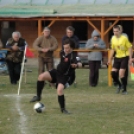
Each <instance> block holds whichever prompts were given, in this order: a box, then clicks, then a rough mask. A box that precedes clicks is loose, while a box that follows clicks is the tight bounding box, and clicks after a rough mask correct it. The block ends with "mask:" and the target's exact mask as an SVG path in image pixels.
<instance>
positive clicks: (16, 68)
mask: <svg viewBox="0 0 134 134" xmlns="http://www.w3.org/2000/svg"><path fill="white" fill-rule="evenodd" d="M6 62H7V66H8V71H9V77H10V82H11V83H12V84H16V83H17V81H18V80H19V79H20V71H21V63H14V62H12V61H6Z"/></svg>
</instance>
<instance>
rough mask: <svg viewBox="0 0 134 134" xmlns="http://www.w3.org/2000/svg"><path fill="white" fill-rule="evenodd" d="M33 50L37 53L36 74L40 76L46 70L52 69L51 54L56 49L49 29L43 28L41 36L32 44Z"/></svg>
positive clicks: (56, 45)
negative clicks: (37, 67)
mask: <svg viewBox="0 0 134 134" xmlns="http://www.w3.org/2000/svg"><path fill="white" fill-rule="evenodd" d="M33 47H34V49H36V50H37V51H38V53H39V55H38V66H39V69H38V73H39V74H41V73H42V72H44V71H45V69H44V68H45V65H46V69H47V70H51V69H53V67H54V65H53V52H54V51H55V50H56V49H57V47H58V43H57V40H56V38H55V37H54V36H52V35H50V29H49V27H45V28H44V30H43V35H42V36H40V37H38V38H37V39H36V40H35V41H34V43H33Z"/></svg>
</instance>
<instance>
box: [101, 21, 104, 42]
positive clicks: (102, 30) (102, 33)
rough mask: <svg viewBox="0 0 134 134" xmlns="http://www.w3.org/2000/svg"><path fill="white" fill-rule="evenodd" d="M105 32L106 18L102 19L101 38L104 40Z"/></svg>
mask: <svg viewBox="0 0 134 134" xmlns="http://www.w3.org/2000/svg"><path fill="white" fill-rule="evenodd" d="M104 32H105V20H104V19H102V20H101V39H102V40H104Z"/></svg>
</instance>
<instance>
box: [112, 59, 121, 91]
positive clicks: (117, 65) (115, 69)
mask: <svg viewBox="0 0 134 134" xmlns="http://www.w3.org/2000/svg"><path fill="white" fill-rule="evenodd" d="M120 64H121V61H120V59H118V58H115V59H114V63H113V68H112V71H111V75H112V78H113V81H115V82H116V83H117V85H118V88H117V93H119V92H120V90H121V82H120V81H119V73H118V70H119V68H120Z"/></svg>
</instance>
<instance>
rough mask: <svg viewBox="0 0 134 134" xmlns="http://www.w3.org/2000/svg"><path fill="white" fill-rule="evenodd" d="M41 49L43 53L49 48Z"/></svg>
mask: <svg viewBox="0 0 134 134" xmlns="http://www.w3.org/2000/svg"><path fill="white" fill-rule="evenodd" d="M41 51H42V52H44V53H46V52H48V51H49V49H48V48H43V49H42V50H41Z"/></svg>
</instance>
